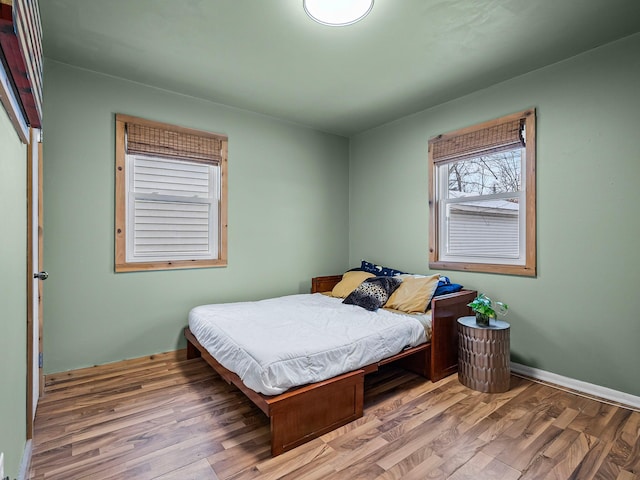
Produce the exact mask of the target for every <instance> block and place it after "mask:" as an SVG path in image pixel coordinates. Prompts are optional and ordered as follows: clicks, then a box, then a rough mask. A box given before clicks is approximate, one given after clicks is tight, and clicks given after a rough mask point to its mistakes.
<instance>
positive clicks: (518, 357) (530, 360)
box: [511, 352, 540, 368]
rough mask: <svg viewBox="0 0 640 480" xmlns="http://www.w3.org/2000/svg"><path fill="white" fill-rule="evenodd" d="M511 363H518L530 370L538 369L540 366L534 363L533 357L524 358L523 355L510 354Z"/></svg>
mask: <svg viewBox="0 0 640 480" xmlns="http://www.w3.org/2000/svg"><path fill="white" fill-rule="evenodd" d="M511 361H512V362H515V363H519V364H520V365H526V366H528V367H531V368H540V367H539V365H540V364H539V363H538V362H536V360H535V359H534V358H533V357H525V356H524V355H519V354H517V353H513V352H511Z"/></svg>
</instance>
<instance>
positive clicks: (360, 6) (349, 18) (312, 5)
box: [302, 0, 373, 27]
mask: <svg viewBox="0 0 640 480" xmlns="http://www.w3.org/2000/svg"><path fill="white" fill-rule="evenodd" d="M302 3H303V5H304V11H305V12H307V15H309V16H310V17H311V18H312V19H314V20H315V21H316V22H318V23H322V24H323V25H329V26H331V27H343V26H345V25H351V24H352V23H356V22H359V21H360V20H362V19H363V18H364V17H366V16H367V15H368V14H369V12H370V11H371V9H372V8H373V0H303V2H302Z"/></svg>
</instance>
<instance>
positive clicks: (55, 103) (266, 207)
mask: <svg viewBox="0 0 640 480" xmlns="http://www.w3.org/2000/svg"><path fill="white" fill-rule="evenodd" d="M44 74H45V79H46V82H45V92H44V94H45V98H46V101H45V105H44V163H45V169H44V205H45V207H44V208H45V215H44V223H45V225H44V227H45V250H44V264H45V266H46V269H47V271H48V272H49V273H50V277H49V279H48V280H47V284H46V289H45V296H44V364H45V371H46V372H47V373H51V372H59V371H65V370H69V369H76V368H81V367H86V366H89V365H94V364H103V363H107V362H113V361H118V360H122V359H126V358H134V357H139V356H144V355H148V354H153V353H157V352H162V351H168V350H175V349H176V348H181V347H184V345H185V344H184V341H183V339H182V328H183V327H184V326H185V325H186V323H187V314H188V312H189V309H190V308H191V307H193V306H196V305H199V304H203V303H216V302H228V301H239V300H252V299H259V298H265V297H269V296H274V295H282V294H289V293H301V292H308V290H309V288H310V279H311V277H312V276H316V275H323V274H331V273H335V272H340V271H343V270H344V269H345V268H346V267H347V264H348V262H347V255H348V155H349V149H348V139H346V138H343V137H338V136H335V135H330V134H325V133H321V132H318V131H315V130H312V129H308V128H305V127H302V126H299V125H295V124H292V123H287V122H283V121H280V120H277V119H274V118H271V117H268V116H264V115H259V114H254V113H250V112H247V111H243V110H239V109H234V108H229V107H225V106H222V105H218V104H213V103H209V102H205V101H203V100H200V99H196V98H191V97H187V96H183V95H177V94H174V93H170V92H167V91H163V90H159V89H155V88H150V87H147V86H144V85H140V84H136V83H132V82H128V81H124V80H121V79H117V78H113V77H108V76H104V75H99V74H96V73H92V72H89V71H86V70H81V69H77V68H73V67H70V66H68V65H65V64H61V63H56V62H52V61H45V72H44ZM211 81H212V82H215V78H212V79H211ZM116 113H124V114H129V115H135V116H139V117H143V118H148V119H151V120H158V121H162V122H167V123H172V124H175V125H182V126H186V127H192V128H198V129H202V130H208V131H212V132H217V133H223V134H227V135H228V136H229V194H228V195H229V197H228V207H229V209H228V218H229V232H228V244H229V252H228V253H229V262H228V263H229V265H228V267H226V268H210V269H193V270H175V271H156V272H140V273H118V274H116V273H114V268H113V263H114V258H113V256H114V253H113V251H114V227H113V225H114V130H115V127H114V116H115V114H116Z"/></svg>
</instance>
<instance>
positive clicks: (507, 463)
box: [30, 355, 640, 480]
mask: <svg viewBox="0 0 640 480" xmlns="http://www.w3.org/2000/svg"><path fill="white" fill-rule="evenodd" d="M174 357H175V356H172V355H159V356H154V357H152V358H151V359H144V360H135V361H128V362H126V363H123V364H115V365H113V366H107V367H96V368H89V369H85V370H81V371H75V372H72V373H71V374H62V375H58V376H50V377H48V382H47V385H46V394H45V396H44V398H42V400H41V402H40V405H39V407H38V412H37V416H36V420H35V438H34V445H33V457H32V464H31V471H30V474H31V476H30V478H31V479H32V480H41V479H51V480H54V479H65V480H70V479H73V480H75V479H78V480H80V479H99V480H107V479H142V480H144V479H156V480H169V479H180V480H189V479H193V480H207V479H213V480H215V479H221V480H222V479H233V480H249V479H262V480H266V479H274V480H275V479H287V480H289V479H290V480H294V479H295V480H299V479H304V480H315V479H323V480H324V479H349V480H356V479H380V480H393V479H405V480H411V479H451V480H463V479H474V480H478V479H491V480H495V479H505V480H510V479H523V480H526V479H577V480H583V479H592V478H593V479H597V480H604V479H611V480H632V479H635V480H640V412H634V411H631V410H628V409H625V408H620V407H616V406H612V405H608V404H605V403H601V402H598V401H596V400H593V399H588V398H584V397H581V396H577V395H574V394H571V393H567V392H564V391H561V390H558V389H555V388H552V387H549V386H546V385H541V384H538V383H533V382H531V381H529V380H525V379H522V378H517V377H512V382H511V390H510V391H509V392H507V393H503V394H482V393H479V392H475V391H473V390H470V389H468V388H466V387H464V386H462V385H461V384H460V383H459V382H458V379H457V376H456V375H452V376H450V377H448V378H445V379H444V380H441V381H439V382H437V383H435V384H434V383H431V382H428V381H424V379H421V378H419V377H417V376H416V375H414V374H410V373H407V372H404V371H403V370H399V369H396V368H389V369H385V370H381V371H380V372H379V373H377V374H375V375H372V376H369V377H368V378H367V386H366V388H365V412H364V417H363V418H361V419H359V420H357V421H355V422H352V423H351V424H348V425H346V426H344V427H341V428H339V429H338V430H336V431H333V432H330V433H328V434H326V435H324V436H322V437H321V438H317V439H315V440H313V441H311V442H309V443H307V444H305V445H303V446H301V447H298V448H296V449H294V450H292V451H290V452H287V453H285V454H283V455H281V456H279V457H276V458H271V457H270V454H269V435H268V432H269V430H268V429H269V425H268V420H267V418H266V417H265V416H264V415H263V414H262V412H261V411H260V410H258V409H257V408H256V407H254V406H253V404H251V403H250V402H249V401H248V400H247V399H246V398H245V397H244V395H242V394H241V393H240V392H239V391H238V390H236V389H235V388H234V387H232V386H229V385H227V384H226V383H224V382H223V381H222V380H221V379H220V378H219V377H218V376H217V375H216V374H215V373H214V372H213V371H212V370H211V368H209V367H208V366H207V365H206V364H205V363H204V362H203V361H202V360H201V359H195V360H184V359H183V358H182V357H178V358H174Z"/></svg>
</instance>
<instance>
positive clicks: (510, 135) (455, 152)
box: [429, 118, 525, 163]
mask: <svg viewBox="0 0 640 480" xmlns="http://www.w3.org/2000/svg"><path fill="white" fill-rule="evenodd" d="M523 126H524V118H518V119H515V120H510V121H508V122H505V123H500V124H498V125H492V126H489V127H485V128H482V129H479V130H474V131H470V132H466V133H461V134H448V135H439V136H438V137H435V138H433V139H431V140H430V141H429V143H430V144H431V148H432V155H433V161H434V163H442V162H451V161H454V160H455V161H458V160H465V159H469V158H477V157H479V156H482V155H490V154H492V153H497V152H502V151H505V150H512V149H514V148H519V147H524V146H525V142H524V138H523V136H522V129H523Z"/></svg>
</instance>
